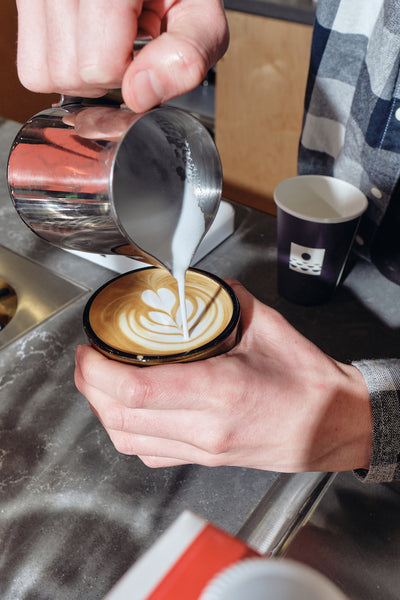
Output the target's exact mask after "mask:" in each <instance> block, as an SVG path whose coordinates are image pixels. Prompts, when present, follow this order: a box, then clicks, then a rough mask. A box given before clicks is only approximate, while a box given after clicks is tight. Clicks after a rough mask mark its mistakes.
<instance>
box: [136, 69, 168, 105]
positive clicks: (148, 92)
mask: <svg viewBox="0 0 400 600" xmlns="http://www.w3.org/2000/svg"><path fill="white" fill-rule="evenodd" d="M131 86H132V87H131V90H132V93H133V95H134V97H135V105H136V107H137V108H139V110H140V111H145V110H148V109H149V108H153V106H155V105H156V104H160V103H161V102H162V101H163V100H164V89H163V87H162V85H161V83H160V80H159V79H158V77H157V76H156V75H155V73H154V72H153V71H149V70H147V71H139V73H136V75H135V76H134V78H133V80H132V82H131Z"/></svg>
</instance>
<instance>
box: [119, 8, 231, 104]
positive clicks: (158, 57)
mask: <svg viewBox="0 0 400 600" xmlns="http://www.w3.org/2000/svg"><path fill="white" fill-rule="evenodd" d="M187 4H188V5H191V6H192V12H189V11H188V9H186V10H185V12H183V10H184V9H183V8H180V7H182V6H183V3H178V4H177V5H176V7H175V8H174V9H171V11H172V10H175V11H176V14H174V17H173V18H172V17H171V18H170V16H169V15H168V28H167V31H166V32H165V33H163V34H161V35H160V36H159V37H156V38H155V39H153V40H152V41H151V42H150V43H149V44H147V46H145V47H144V48H143V49H142V50H141V51H140V52H139V53H138V54H137V56H136V57H135V59H134V60H133V61H132V63H131V64H130V65H129V67H128V68H127V70H126V72H125V74H124V78H123V82H122V94H123V97H124V101H125V103H126V104H127V105H128V106H129V108H131V109H132V110H133V111H135V112H144V111H146V110H149V109H150V108H152V107H154V106H156V105H157V104H160V103H161V102H166V101H167V100H170V99H171V98H173V97H175V96H179V95H181V94H184V93H185V92H188V91H190V90H191V89H193V88H194V87H196V86H197V85H199V84H200V83H201V82H202V80H203V79H204V77H205V76H206V74H207V71H208V70H209V69H210V67H211V66H213V65H214V64H215V63H216V62H217V60H218V59H219V58H220V57H221V56H222V54H223V53H224V52H225V50H226V48H227V44H228V29H227V25H226V19H225V14H224V12H223V9H222V6H221V4H220V1H219V0H214V1H213V2H209V3H208V4H207V6H210V7H211V8H210V9H209V10H207V11H205V10H204V0H202V2H201V3H199V2H197V1H194V2H188V3H187ZM210 13H212V15H210ZM214 13H215V14H214ZM210 16H213V20H212V21H211V23H212V25H210Z"/></svg>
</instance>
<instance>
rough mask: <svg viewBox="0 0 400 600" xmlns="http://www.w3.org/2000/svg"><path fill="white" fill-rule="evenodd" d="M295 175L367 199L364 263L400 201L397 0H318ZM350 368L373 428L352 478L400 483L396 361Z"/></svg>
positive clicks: (361, 241)
mask: <svg viewBox="0 0 400 600" xmlns="http://www.w3.org/2000/svg"><path fill="white" fill-rule="evenodd" d="M298 170H299V173H301V174H307V173H322V174H326V175H333V176H335V177H338V178H340V179H344V180H346V181H349V182H350V183H353V184H354V185H355V186H356V187H358V188H359V189H361V190H362V191H363V192H364V193H365V194H366V196H367V197H368V200H369V208H368V210H367V213H366V214H365V215H364V217H363V219H362V222H361V226H360V230H359V236H358V238H357V243H358V247H357V249H358V251H359V253H360V254H362V255H364V256H365V257H367V258H369V257H370V252H371V248H372V244H373V240H374V236H375V234H376V232H377V230H378V228H379V225H380V224H381V222H382V220H383V217H384V215H385V212H386V210H387V208H388V206H389V203H390V202H400V193H399V191H400V186H399V187H397V186H398V180H399V176H400V0H319V3H318V7H317V13H316V22H315V27H314V36H313V43H312V50H311V62H310V73H309V80H308V85H307V91H306V104H305V115H304V123H303V132H302V137H301V141H300V147H299V165H298ZM399 236H400V231H399ZM394 301H396V299H395V300H394ZM399 310H400V306H399ZM399 346H400V344H399ZM354 364H355V366H356V367H357V368H358V369H359V370H360V371H361V372H362V374H363V375H364V379H365V381H366V384H367V387H368V391H369V394H370V398H371V407H372V417H373V426H374V431H373V448H372V457H371V464H370V468H369V470H368V471H365V470H360V471H358V472H357V475H358V476H359V477H360V478H361V479H363V480H364V481H373V482H379V481H391V480H393V479H400V358H399V356H398V357H397V358H394V359H386V360H382V359H379V358H378V359H377V360H369V361H359V362H357V363H354ZM355 426H356V424H355Z"/></svg>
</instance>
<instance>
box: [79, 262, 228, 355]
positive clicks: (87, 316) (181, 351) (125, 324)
mask: <svg viewBox="0 0 400 600" xmlns="http://www.w3.org/2000/svg"><path fill="white" fill-rule="evenodd" d="M185 287H186V298H187V303H186V305H187V309H188V325H189V333H190V336H189V340H188V341H185V340H184V339H183V337H182V330H181V320H180V315H179V310H180V308H179V306H180V303H179V295H178V289H177V284H176V282H175V280H174V278H173V277H172V275H170V273H169V272H168V271H167V270H166V269H160V268H154V267H146V268H144V269H137V270H135V271H130V272H129V273H125V274H123V275H120V276H118V277H116V278H115V279H113V280H111V281H109V282H108V283H106V284H105V285H103V286H102V287H101V288H99V289H98V290H97V291H96V292H95V293H94V294H93V295H92V296H91V298H90V299H89V301H88V302H87V304H86V307H85V310H84V313H83V326H84V329H85V332H86V334H87V336H88V339H89V341H90V343H91V344H92V346H93V347H94V348H96V350H98V351H99V352H101V353H102V354H104V355H105V356H107V357H108V358H111V359H113V360H117V361H119V362H125V363H130V364H134V365H140V366H151V365H159V364H164V363H175V362H192V361H196V360H203V359H205V358H210V357H212V356H216V355H218V354H222V353H224V352H228V350H231V349H232V348H233V347H234V346H235V345H236V343H237V342H238V340H239V338H240V305H239V300H238V298H237V296H236V294H235V292H234V291H233V289H232V288H231V287H230V286H229V285H228V284H227V283H225V282H224V281H223V280H222V279H219V278H218V277H216V276H215V275H211V274H210V273H206V272H205V271H200V270H199V269H189V270H188V271H187V273H186V282H185Z"/></svg>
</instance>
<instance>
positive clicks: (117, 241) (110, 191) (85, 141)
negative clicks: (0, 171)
mask: <svg viewBox="0 0 400 600" xmlns="http://www.w3.org/2000/svg"><path fill="white" fill-rule="evenodd" d="M97 102H99V101H97ZM8 184H9V191H10V194H11V197H12V200H13V202H14V205H15V208H16V210H17V212H18V213H19V215H20V217H21V218H22V219H23V221H24V222H25V223H26V224H27V225H28V227H30V228H31V229H32V230H33V231H34V232H35V233H36V234H37V235H39V236H40V237H41V238H43V239H45V240H46V241H48V242H50V243H52V244H55V245H56V246H60V247H63V248H68V249H71V250H80V251H86V252H96V253H100V254H113V253H123V254H127V255H130V256H133V257H134V258H135V259H139V260H144V261H145V262H147V263H150V264H156V265H157V264H158V265H159V264H160V263H161V264H162V265H164V266H166V267H167V268H169V269H170V268H171V266H172V248H171V241H172V239H173V234H174V232H175V230H176V226H177V224H178V222H179V218H180V215H181V210H182V204H183V199H184V194H187V193H188V188H189V193H190V196H191V197H192V198H193V200H192V201H193V203H194V204H196V205H197V206H199V207H200V209H201V212H202V214H203V217H204V225H205V226H204V229H205V231H204V233H206V231H207V230H208V229H209V227H210V225H211V223H212V221H213V218H214V216H215V214H216V211H217V209H218V206H219V202H220V199H221V189H222V172H221V164H220V160H219V155H218V152H217V149H216V147H215V144H214V141H213V139H212V138H211V136H210V134H209V133H208V131H207V130H206V129H205V128H204V127H203V125H201V123H200V122H199V121H197V119H195V118H194V117H192V116H191V115H189V114H188V113H186V112H184V111H180V110H177V109H175V108H171V107H159V108H156V109H153V110H151V111H150V112H148V113H144V114H135V113H133V112H131V111H130V110H128V109H125V108H124V107H118V106H115V105H114V104H111V105H105V106H104V105H100V106H93V105H90V102H89V101H85V104H82V103H81V102H80V100H79V99H76V98H68V97H67V98H65V99H64V100H63V103H62V104H60V105H57V106H54V107H53V108H51V109H48V110H45V111H43V112H41V113H39V114H37V115H35V116H34V117H33V118H32V119H30V120H29V121H28V122H27V123H26V124H25V125H24V126H23V127H22V129H21V130H20V131H19V133H18V134H17V137H16V138H15V140H14V143H13V145H12V148H11V151H10V156H9V160H8Z"/></svg>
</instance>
